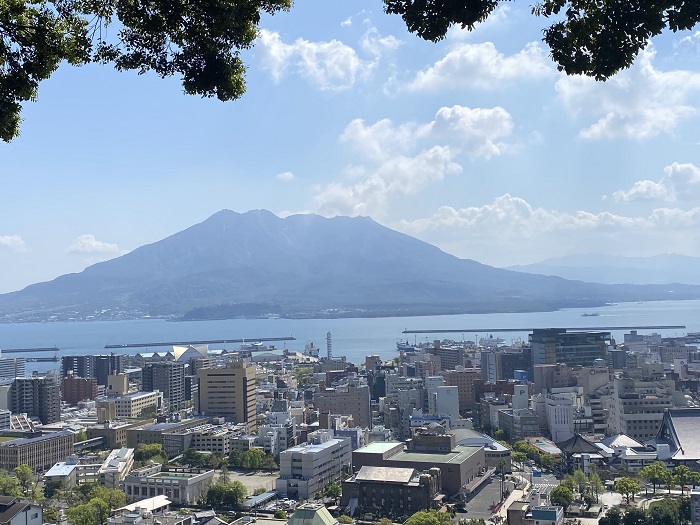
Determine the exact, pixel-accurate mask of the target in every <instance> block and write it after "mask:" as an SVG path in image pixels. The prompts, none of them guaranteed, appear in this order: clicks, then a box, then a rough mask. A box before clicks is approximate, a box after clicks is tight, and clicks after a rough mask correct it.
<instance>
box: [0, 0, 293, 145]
mask: <svg viewBox="0 0 700 525" xmlns="http://www.w3.org/2000/svg"><path fill="white" fill-rule="evenodd" d="M290 6H291V0H55V1H53V2H52V1H48V0H0V138H2V140H5V141H10V140H12V139H13V138H15V137H16V136H17V135H18V134H19V127H20V122H21V118H20V112H21V109H22V103H23V102H26V101H29V100H34V99H35V98H36V96H37V90H38V86H39V83H40V82H41V81H42V80H45V79H47V78H49V77H50V76H51V74H52V73H53V72H54V71H55V70H56V69H57V68H58V66H59V65H60V64H61V63H62V62H63V61H67V62H68V63H71V64H74V65H80V64H87V63H90V62H99V63H111V64H114V65H115V67H116V68H117V69H119V70H136V71H138V72H140V73H145V72H147V71H154V72H156V73H158V74H159V75H160V76H161V77H167V76H173V75H176V76H180V77H181V78H182V85H183V88H184V91H185V92H186V93H188V94H193V95H201V96H203V97H216V98H218V99H219V100H224V101H225V100H233V99H237V98H239V97H241V96H242V95H243V93H244V92H245V78H244V75H245V66H244V64H243V62H242V60H241V58H240V51H241V50H243V49H247V48H249V47H251V45H252V44H253V41H254V40H255V38H256V36H257V30H258V24H259V22H260V16H261V13H263V12H267V13H270V14H272V13H275V12H277V11H279V10H286V9H289V8H290ZM110 25H113V26H114V27H115V28H116V32H115V33H114V34H115V35H116V36H115V37H114V38H113V39H110V38H108V37H107V35H108V34H112V32H109V33H108V31H107V29H108V27H109V26H110Z"/></svg>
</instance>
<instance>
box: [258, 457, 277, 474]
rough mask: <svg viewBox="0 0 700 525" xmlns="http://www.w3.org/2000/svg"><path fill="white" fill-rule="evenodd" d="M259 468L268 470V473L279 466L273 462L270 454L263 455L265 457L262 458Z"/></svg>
mask: <svg viewBox="0 0 700 525" xmlns="http://www.w3.org/2000/svg"><path fill="white" fill-rule="evenodd" d="M260 466H261V467H262V468H264V469H267V470H269V471H270V472H272V471H273V470H277V469H278V468H279V465H277V461H276V460H275V456H273V455H272V454H265V457H264V458H263V460H262V464H261V465H260Z"/></svg>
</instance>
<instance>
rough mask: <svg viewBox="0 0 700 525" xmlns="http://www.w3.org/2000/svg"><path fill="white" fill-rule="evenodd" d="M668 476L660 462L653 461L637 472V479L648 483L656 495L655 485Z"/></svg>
mask: <svg viewBox="0 0 700 525" xmlns="http://www.w3.org/2000/svg"><path fill="white" fill-rule="evenodd" d="M667 476H668V468H666V465H664V464H663V463H662V462H661V461H654V463H652V464H651V465H647V466H646V467H644V468H643V469H641V470H640V471H639V477H641V478H642V479H645V480H647V481H650V482H651V484H652V486H653V487H654V494H656V485H658V484H659V483H661V482H662V481H663V480H664V479H666V478H667Z"/></svg>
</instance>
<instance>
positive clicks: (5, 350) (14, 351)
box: [0, 347, 60, 354]
mask: <svg viewBox="0 0 700 525" xmlns="http://www.w3.org/2000/svg"><path fill="white" fill-rule="evenodd" d="M0 352H2V353H3V354H28V353H31V352H60V350H59V349H58V348H56V347H51V348H2V349H0Z"/></svg>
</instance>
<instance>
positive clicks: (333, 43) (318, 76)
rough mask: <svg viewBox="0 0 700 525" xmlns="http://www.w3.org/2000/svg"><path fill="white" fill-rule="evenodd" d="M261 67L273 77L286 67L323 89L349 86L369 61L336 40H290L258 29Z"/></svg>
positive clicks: (257, 47) (281, 73) (278, 76)
mask: <svg viewBox="0 0 700 525" xmlns="http://www.w3.org/2000/svg"><path fill="white" fill-rule="evenodd" d="M256 49H258V53H259V56H260V60H261V62H262V68H263V69H265V70H266V71H268V72H269V73H270V74H271V75H272V78H273V79H275V81H280V80H281V78H282V77H283V76H284V75H285V73H287V71H288V70H289V69H292V70H294V71H295V72H297V73H299V74H300V75H301V76H302V77H304V78H306V80H307V81H308V82H309V83H310V84H312V85H313V86H315V87H317V88H318V89H320V90H324V91H339V90H343V89H349V88H351V87H352V86H353V85H354V84H355V82H356V80H357V79H358V77H359V76H360V75H361V74H362V73H363V71H365V70H366V69H367V68H368V67H369V64H368V63H367V62H365V61H364V60H362V59H361V58H360V57H358V56H357V53H356V52H355V50H354V49H353V48H352V47H350V46H348V45H346V44H344V43H342V42H340V41H339V40H330V41H327V42H310V41H308V40H305V39H303V38H298V39H297V40H295V41H294V42H293V43H291V44H287V43H285V42H283V41H282V37H281V36H280V34H279V33H276V32H274V31H268V30H266V29H262V30H261V31H260V35H259V37H258V41H257V43H256Z"/></svg>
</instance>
